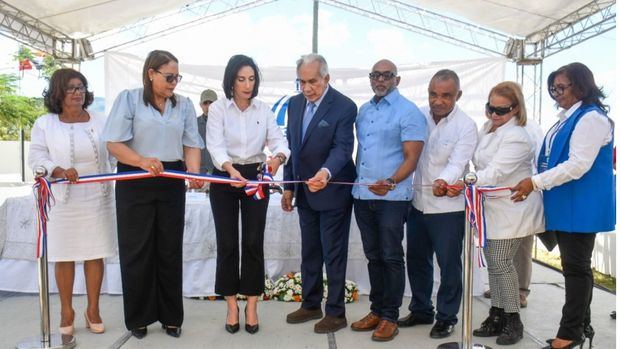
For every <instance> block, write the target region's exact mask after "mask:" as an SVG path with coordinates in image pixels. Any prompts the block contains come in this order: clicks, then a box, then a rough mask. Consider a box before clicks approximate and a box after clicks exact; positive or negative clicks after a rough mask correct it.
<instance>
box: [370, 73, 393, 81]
mask: <svg viewBox="0 0 620 349" xmlns="http://www.w3.org/2000/svg"><path fill="white" fill-rule="evenodd" d="M395 76H396V74H394V73H392V72H391V71H384V72H380V71H373V72H372V73H370V74H368V77H369V78H371V79H373V80H379V78H380V77H382V78H383V80H392V79H393V78H394V77H395Z"/></svg>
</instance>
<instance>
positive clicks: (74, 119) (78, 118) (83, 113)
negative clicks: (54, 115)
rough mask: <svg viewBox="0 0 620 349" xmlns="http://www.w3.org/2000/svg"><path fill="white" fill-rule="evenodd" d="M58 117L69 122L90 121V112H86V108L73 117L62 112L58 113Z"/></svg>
mask: <svg viewBox="0 0 620 349" xmlns="http://www.w3.org/2000/svg"><path fill="white" fill-rule="evenodd" d="M58 118H59V119H60V121H62V122H65V123H68V124H73V123H76V122H85V121H88V114H87V113H86V111H85V110H84V109H82V110H80V113H79V114H78V115H77V116H75V117H71V116H68V115H67V114H65V113H60V115H58Z"/></svg>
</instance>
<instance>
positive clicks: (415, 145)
mask: <svg viewBox="0 0 620 349" xmlns="http://www.w3.org/2000/svg"><path fill="white" fill-rule="evenodd" d="M397 74H398V72H397V69H396V65H394V63H392V62H391V61H389V60H386V59H383V60H380V61H379V62H377V63H376V64H375V65H374V66H373V68H372V72H371V73H370V74H369V77H370V86H371V87H372V90H373V91H374V93H375V96H374V97H373V98H372V99H371V100H370V101H369V102H367V103H365V104H364V105H363V106H362V107H361V108H360V111H359V114H358V116H357V120H356V121H355V126H356V129H357V140H358V148H357V162H356V166H357V180H356V182H357V183H359V184H362V185H357V186H354V188H353V193H352V194H353V198H354V210H355V219H356V221H357V225H358V227H359V228H360V232H361V235H362V243H363V245H364V254H365V255H366V258H367V259H368V274H369V279H370V302H371V305H370V313H369V314H368V315H366V316H365V317H364V318H362V319H361V320H359V321H357V322H354V323H353V324H351V328H352V329H353V330H355V331H370V330H374V332H373V335H372V339H373V340H376V341H389V340H392V339H393V338H394V337H395V336H396V335H397V334H398V326H397V320H398V308H400V305H401V303H402V298H403V292H404V289H405V261H404V252H403V246H402V240H403V235H404V224H405V219H406V217H407V211H408V208H409V202H410V201H411V198H412V192H413V190H412V189H413V188H412V176H413V171H414V170H415V168H416V165H417V162H418V158H419V157H420V154H421V152H422V147H423V146H424V142H425V141H426V137H427V126H426V119H425V118H424V115H423V114H422V113H421V112H420V110H419V109H418V107H417V106H416V105H415V104H413V103H412V102H410V101H409V100H407V99H406V98H405V97H403V96H401V95H400V93H399V92H398V89H397V88H396V87H397V86H398V83H399V82H400V77H399V76H398V75H397ZM364 184H366V185H364Z"/></svg>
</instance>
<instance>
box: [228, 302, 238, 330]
mask: <svg viewBox="0 0 620 349" xmlns="http://www.w3.org/2000/svg"><path fill="white" fill-rule="evenodd" d="M238 319H239V306H237V323H236V324H232V325H230V324H228V323H226V326H224V328H226V331H227V332H228V333H237V332H239V320H238Z"/></svg>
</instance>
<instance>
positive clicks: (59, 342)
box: [15, 167, 76, 349]
mask: <svg viewBox="0 0 620 349" xmlns="http://www.w3.org/2000/svg"><path fill="white" fill-rule="evenodd" d="M45 175H47V171H46V170H45V168H43V167H39V168H37V169H36V170H35V177H36V178H38V177H44V176H45ZM42 244H43V246H42V248H43V253H42V256H41V257H40V258H39V260H38V262H39V265H38V267H39V268H38V269H39V311H40V312H41V336H40V337H34V338H28V339H25V340H23V341H21V342H19V343H18V344H17V345H16V346H15V348H17V349H72V348H75V345H76V342H75V337H73V335H60V334H52V333H51V330H50V306H49V302H50V298H49V280H48V277H47V276H48V270H47V239H42ZM74 321H75V320H74Z"/></svg>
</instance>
